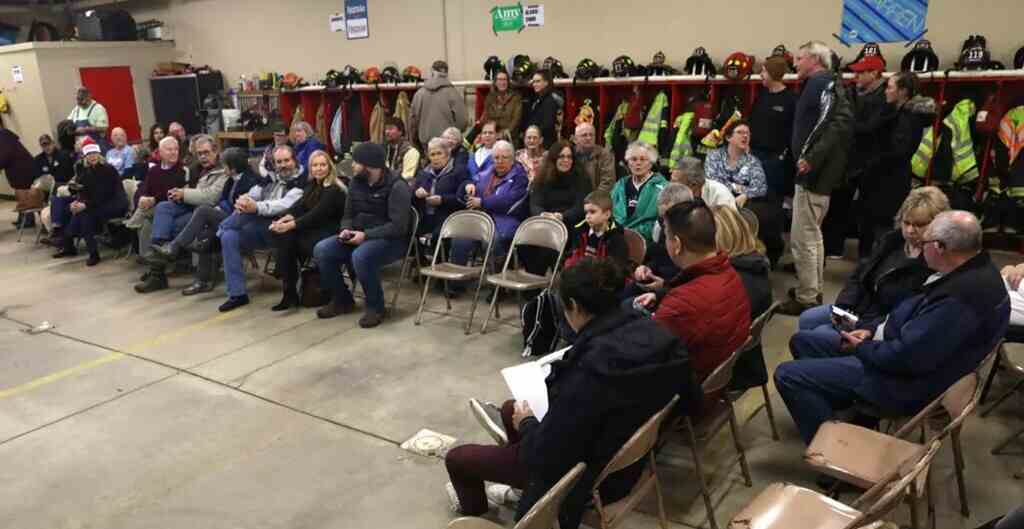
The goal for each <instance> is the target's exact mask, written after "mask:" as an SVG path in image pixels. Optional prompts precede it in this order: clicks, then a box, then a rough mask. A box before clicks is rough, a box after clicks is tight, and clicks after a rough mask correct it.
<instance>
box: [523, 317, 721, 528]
mask: <svg viewBox="0 0 1024 529" xmlns="http://www.w3.org/2000/svg"><path fill="white" fill-rule="evenodd" d="M547 384H548V395H549V398H550V407H549V409H548V413H547V415H546V416H545V417H544V421H543V422H539V421H537V419H535V418H532V417H531V418H527V419H525V420H523V422H522V423H521V424H520V426H519V432H520V435H521V440H520V444H519V459H520V463H521V464H523V465H525V466H526V467H527V468H528V472H529V476H530V478H529V479H530V482H529V485H528V486H527V487H526V489H525V490H524V491H523V497H522V500H521V501H520V502H519V512H518V513H517V519H518V518H519V517H522V516H523V515H524V514H525V513H526V512H527V511H529V510H530V507H532V506H533V504H534V503H536V502H537V500H539V499H540V498H541V496H543V495H544V493H546V492H547V491H548V489H550V488H551V486H552V485H554V484H555V483H556V482H557V481H558V480H559V479H560V478H561V477H562V476H563V475H564V474H565V473H566V472H568V471H569V469H571V468H572V467H573V466H574V465H576V464H577V463H579V462H581V461H582V462H584V463H586V464H587V470H586V471H585V472H584V473H583V476H582V478H581V479H580V481H579V482H578V483H577V484H576V487H575V488H573V490H572V491H571V492H570V493H569V495H568V496H567V497H566V499H565V502H564V503H563V504H562V510H561V513H560V514H559V521H560V523H561V527H562V529H575V528H576V527H578V526H579V525H580V519H581V518H582V515H583V511H584V509H585V508H586V505H587V503H588V501H589V500H590V489H591V488H592V487H593V484H594V481H595V480H596V479H597V476H598V474H600V473H601V471H602V470H603V469H604V466H605V465H606V464H607V463H608V461H610V460H611V458H612V457H613V456H614V455H615V454H616V452H618V450H619V449H620V448H621V447H622V445H623V444H624V443H625V442H626V441H627V440H628V439H629V438H630V437H632V436H633V434H634V433H635V432H636V430H637V428H639V427H640V426H641V425H643V423H644V422H646V421H647V420H648V419H650V418H651V416H653V415H654V414H655V413H657V412H658V411H659V410H660V409H661V408H662V407H664V406H665V405H666V404H668V401H669V400H671V398H672V396H673V395H675V394H680V397H681V402H682V405H683V411H689V408H687V406H688V405H689V406H693V405H695V404H697V405H699V403H700V402H701V400H700V394H699V387H698V386H697V385H696V383H695V382H694V381H693V375H692V373H691V371H690V365H689V361H688V358H687V355H686V352H685V349H684V348H683V346H682V344H681V343H680V342H679V340H678V339H676V337H675V336H674V335H672V334H671V333H669V332H668V331H666V330H664V329H662V328H661V326H660V325H658V324H657V323H655V322H654V320H652V319H650V318H648V317H645V316H641V315H640V314H637V313H632V312H624V311H619V310H615V311H613V312H612V313H610V314H606V315H603V316H600V317H598V318H596V319H594V320H592V321H591V322H590V323H588V324H587V325H586V326H585V327H584V328H583V330H582V331H581V332H580V334H579V336H578V338H577V339H576V343H575V345H573V347H572V349H570V350H569V351H567V352H566V354H565V357H564V358H563V359H562V360H560V361H558V362H555V363H553V364H552V372H551V375H550V376H549V377H548V379H547ZM644 461H645V460H641V461H640V462H638V463H637V464H634V465H632V466H630V467H627V468H625V469H623V470H621V471H619V472H616V473H615V474H612V475H611V476H609V477H608V478H607V479H606V480H605V482H604V483H603V485H602V486H601V494H602V498H603V499H605V501H607V502H612V501H616V500H618V499H621V498H623V497H625V496H626V494H628V493H629V491H630V489H632V487H633V485H634V484H635V483H636V481H637V479H638V478H639V477H640V473H641V471H642V470H643V463H644Z"/></svg>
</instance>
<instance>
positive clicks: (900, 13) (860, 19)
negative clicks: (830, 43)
mask: <svg viewBox="0 0 1024 529" xmlns="http://www.w3.org/2000/svg"><path fill="white" fill-rule="evenodd" d="M927 18H928V0H843V19H842V21H841V22H840V29H839V34H838V35H836V36H837V37H839V38H840V40H841V41H843V42H844V43H847V44H848V43H851V42H904V41H913V40H917V39H919V38H921V35H923V34H924V32H925V22H926V20H927Z"/></svg>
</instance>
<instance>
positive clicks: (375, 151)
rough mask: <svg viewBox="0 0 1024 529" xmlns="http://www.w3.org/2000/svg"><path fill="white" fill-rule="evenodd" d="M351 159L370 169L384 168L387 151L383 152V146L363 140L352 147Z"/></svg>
mask: <svg viewBox="0 0 1024 529" xmlns="http://www.w3.org/2000/svg"><path fill="white" fill-rule="evenodd" d="M352 159H353V160H355V162H356V163H358V164H361V165H364V166H366V167H370V168H372V169H384V167H385V166H386V159H387V153H385V152H384V147H381V146H380V145H378V144H376V143H373V142H369V141H364V142H363V143H360V144H359V145H356V148H355V149H352Z"/></svg>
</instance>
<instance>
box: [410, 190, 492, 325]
mask: <svg viewBox="0 0 1024 529" xmlns="http://www.w3.org/2000/svg"><path fill="white" fill-rule="evenodd" d="M494 230H495V228H494V219H492V218H491V216H490V215H488V214H486V213H483V212H481V211H474V210H468V209H467V210H462V211H456V212H455V213H452V214H451V215H449V216H448V218H447V219H445V221H444V224H442V225H441V232H440V234H439V236H438V239H437V241H435V247H434V257H433V259H432V260H431V261H430V266H425V267H422V268H420V275H421V276H423V277H425V278H426V279H425V280H424V281H423V293H422V294H421V295H420V306H419V309H418V310H417V311H416V325H419V324H420V322H421V321H422V319H423V307H424V305H425V304H426V301H427V294H429V293H430V281H431V279H439V280H441V281H444V290H445V303H446V304H447V310H448V311H449V312H450V311H451V310H452V301H451V299H450V298H449V297H448V282H449V281H469V280H472V279H474V278H476V280H477V285H476V291H475V292H474V294H473V304H472V305H471V307H470V309H469V321H467V322H466V330H465V333H466V334H469V332H470V328H471V327H472V325H473V315H474V314H476V305H477V303H478V301H479V299H480V289H481V287H483V284H484V277H485V275H486V273H487V265H488V263H489V262H490V260H491V247H492V246H493V245H492V244H491V243H492V242H493V241H494ZM455 239H459V240H470V241H476V242H479V243H481V244H482V245H483V247H484V249H485V250H484V261H483V263H481V264H480V265H479V266H469V265H458V264H455V263H451V262H449V261H448V259H449V258H450V256H445V255H444V254H445V253H446V252H445V244H444V241H446V240H448V241H451V240H455Z"/></svg>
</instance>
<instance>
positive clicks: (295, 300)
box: [270, 287, 299, 312]
mask: <svg viewBox="0 0 1024 529" xmlns="http://www.w3.org/2000/svg"><path fill="white" fill-rule="evenodd" d="M298 306H299V294H298V293H297V292H296V291H295V288H294V287H292V288H288V287H285V289H284V295H283V296H282V297H281V302H280V303H278V304H277V305H274V306H273V307H270V310H272V311H274V312H281V311H282V310H288V309H290V308H292V307H298Z"/></svg>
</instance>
